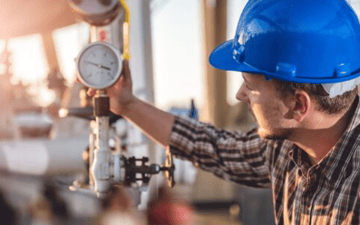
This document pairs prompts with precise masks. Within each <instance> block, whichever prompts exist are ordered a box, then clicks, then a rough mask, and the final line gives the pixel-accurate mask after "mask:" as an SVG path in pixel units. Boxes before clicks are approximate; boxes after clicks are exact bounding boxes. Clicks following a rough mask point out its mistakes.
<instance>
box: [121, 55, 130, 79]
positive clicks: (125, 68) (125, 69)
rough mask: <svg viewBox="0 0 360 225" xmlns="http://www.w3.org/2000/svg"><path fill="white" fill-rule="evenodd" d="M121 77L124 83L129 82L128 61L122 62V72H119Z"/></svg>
mask: <svg viewBox="0 0 360 225" xmlns="http://www.w3.org/2000/svg"><path fill="white" fill-rule="evenodd" d="M121 76H122V77H123V79H124V82H129V81H131V73H130V66H129V60H124V61H123V69H122V72H121Z"/></svg>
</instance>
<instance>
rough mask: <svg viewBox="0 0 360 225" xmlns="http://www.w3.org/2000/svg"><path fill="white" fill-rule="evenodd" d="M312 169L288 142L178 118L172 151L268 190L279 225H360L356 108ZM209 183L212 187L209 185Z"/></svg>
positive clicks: (359, 108) (359, 132)
mask: <svg viewBox="0 0 360 225" xmlns="http://www.w3.org/2000/svg"><path fill="white" fill-rule="evenodd" d="M358 102H359V101H358V98H357V99H356V102H355V103H354V104H358V105H357V109H356V111H355V114H354V115H353V118H352V119H351V122H350V124H349V125H348V127H347V129H346V131H345V132H344V134H343V135H342V137H341V139H340V140H339V142H338V143H337V144H336V145H335V146H334V147H333V149H332V150H331V151H330V152H329V153H328V154H327V155H326V156H325V157H324V158H323V159H322V160H321V161H320V162H319V163H317V164H316V165H311V162H310V160H309V158H308V155H307V154H306V153H305V152H304V151H303V150H301V149H300V148H298V147H297V146H296V145H295V144H293V143H292V142H290V141H288V140H285V141H275V140H263V139H261V138H260V137H259V136H258V135H257V130H256V129H253V130H251V131H249V132H247V133H245V132H241V131H235V132H229V131H226V130H223V129H218V128H216V127H214V126H212V125H210V124H206V123H202V122H199V121H196V120H191V119H188V118H182V117H176V120H175V123H174V126H173V130H172V134H171V141H170V150H171V152H172V153H173V154H174V155H175V156H177V157H180V158H183V159H186V160H190V161H192V162H193V163H194V164H195V165H196V166H199V167H200V168H202V169H204V170H206V171H209V172H212V173H213V174H215V175H217V176H219V177H221V178H224V179H227V180H231V181H234V182H236V183H239V184H243V185H247V186H251V187H261V188H271V189H272V192H273V201H274V210H275V220H276V223H277V224H301V225H302V224H331V225H334V224H360V143H359V142H360V137H359V136H360V106H359V103H358ZM209 185H211V184H209Z"/></svg>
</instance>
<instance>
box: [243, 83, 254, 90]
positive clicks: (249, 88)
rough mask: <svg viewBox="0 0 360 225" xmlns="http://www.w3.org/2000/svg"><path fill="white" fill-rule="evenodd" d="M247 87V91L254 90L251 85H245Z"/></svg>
mask: <svg viewBox="0 0 360 225" xmlns="http://www.w3.org/2000/svg"><path fill="white" fill-rule="evenodd" d="M245 87H246V89H248V90H250V91H252V90H253V89H252V88H251V87H250V86H249V85H247V84H246V83H245Z"/></svg>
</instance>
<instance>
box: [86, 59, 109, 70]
mask: <svg viewBox="0 0 360 225" xmlns="http://www.w3.org/2000/svg"><path fill="white" fill-rule="evenodd" d="M85 62H87V63H89V64H91V65H94V66H97V67H99V68H102V69H106V70H110V68H109V67H106V66H103V65H101V64H96V63H93V62H89V61H87V60H85Z"/></svg>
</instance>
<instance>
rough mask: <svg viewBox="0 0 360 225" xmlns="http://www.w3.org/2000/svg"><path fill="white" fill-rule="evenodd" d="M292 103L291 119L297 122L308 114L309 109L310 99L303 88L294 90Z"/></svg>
mask: <svg viewBox="0 0 360 225" xmlns="http://www.w3.org/2000/svg"><path fill="white" fill-rule="evenodd" d="M293 100H294V101H295V102H294V104H292V107H293V108H292V114H293V119H295V120H296V121H297V122H301V121H303V120H304V118H305V117H306V116H307V115H308V114H309V112H310V109H311V99H310V96H309V94H308V93H307V92H305V91H303V90H296V91H295V94H294V98H293Z"/></svg>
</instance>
